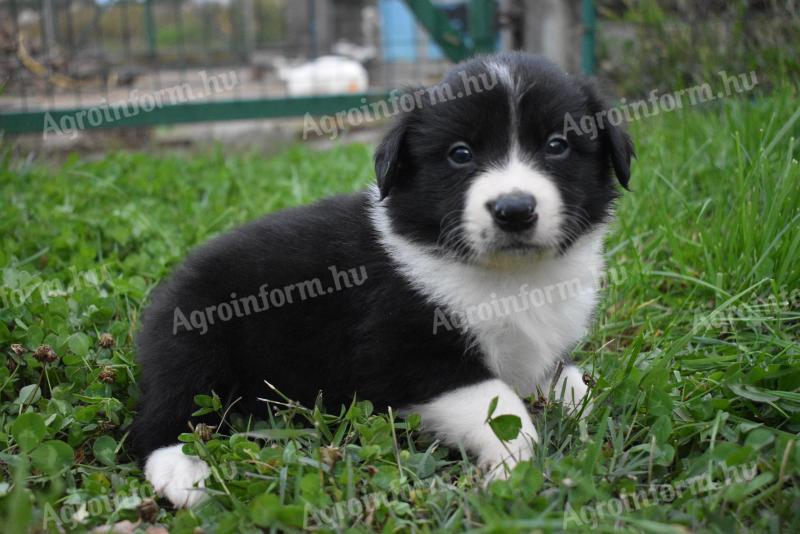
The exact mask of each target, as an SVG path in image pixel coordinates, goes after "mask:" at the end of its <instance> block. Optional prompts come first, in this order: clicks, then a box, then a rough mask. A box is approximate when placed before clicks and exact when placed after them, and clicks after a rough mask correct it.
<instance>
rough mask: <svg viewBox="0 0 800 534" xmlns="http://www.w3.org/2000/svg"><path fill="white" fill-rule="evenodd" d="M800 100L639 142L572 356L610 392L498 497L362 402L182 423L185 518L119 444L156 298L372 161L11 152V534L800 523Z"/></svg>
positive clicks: (1, 506)
mask: <svg viewBox="0 0 800 534" xmlns="http://www.w3.org/2000/svg"><path fill="white" fill-rule="evenodd" d="M797 102H798V97H797V94H796V92H795V93H794V94H793V93H792V92H791V91H784V92H779V93H778V94H776V95H773V96H771V97H768V98H764V99H760V100H752V101H746V100H734V99H730V100H726V101H724V102H723V101H718V102H717V103H715V104H714V105H713V106H708V107H706V108H703V109H702V110H697V109H695V110H683V111H680V112H676V113H672V114H665V115H661V116H659V117H655V118H651V119H648V120H646V121H643V122H641V123H638V124H634V125H632V133H633V137H634V139H635V140H636V142H637V148H638V153H639V159H638V161H637V162H636V164H635V167H634V172H633V179H632V187H633V192H632V193H628V194H625V195H624V197H623V198H622V200H621V202H620V204H619V208H618V220H617V222H616V223H615V224H614V226H613V231H612V233H611V235H610V237H609V240H608V247H607V250H608V253H607V255H608V261H609V267H610V274H609V277H608V280H607V283H606V289H605V291H604V300H603V302H602V304H601V306H600V308H599V310H598V313H597V320H596V321H595V325H594V328H593V330H592V333H591V335H590V337H589V338H588V339H587V340H586V341H585V343H583V345H582V346H581V347H580V348H579V349H578V351H577V352H576V354H575V357H576V358H577V359H578V360H579V361H581V364H582V366H583V367H584V368H585V369H586V370H587V372H588V373H590V374H591V375H592V377H593V380H594V382H595V385H594V389H593V392H594V398H595V400H594V411H593V412H592V414H591V415H590V416H589V417H588V419H586V420H584V421H578V420H576V419H575V418H573V417H571V416H569V415H567V414H566V413H562V410H561V408H560V407H559V406H558V405H555V404H553V403H550V402H548V401H547V400H546V399H531V403H530V406H531V410H532V412H533V413H534V422H535V424H536V426H537V429H538V432H539V436H540V438H541V439H540V443H539V444H538V448H537V454H536V457H535V459H534V460H533V461H532V462H530V463H525V464H521V465H520V466H518V467H517V469H516V470H515V471H514V472H513V474H512V476H511V479H510V480H509V481H500V482H495V483H493V484H492V485H491V486H490V487H489V488H487V489H483V488H482V487H481V479H480V474H479V472H478V471H477V469H476V468H475V467H474V466H473V465H472V464H471V463H470V461H469V459H468V458H467V457H466V455H464V453H463V451H457V450H455V451H453V450H451V451H447V450H445V449H444V448H443V447H441V446H438V445H437V444H436V443H432V442H431V441H430V440H428V439H426V438H425V437H424V436H420V435H419V433H418V431H417V430H416V428H417V426H418V421H417V420H416V418H414V417H412V418H410V419H409V420H407V421H404V420H396V419H395V418H394V417H392V415H391V414H382V413H373V412H372V410H371V406H370V405H369V403H366V402H363V403H360V404H357V405H354V406H352V407H349V408H348V409H343V410H342V411H341V412H337V413H322V412H321V411H320V410H318V409H314V408H313V407H299V406H296V405H293V404H292V403H287V404H286V405H285V406H276V410H273V411H272V412H269V411H268V409H267V406H266V405H265V406H264V413H263V414H262V415H263V416H264V418H266V419H267V420H268V422H266V423H258V424H256V425H255V426H254V428H253V433H252V434H250V435H249V436H245V435H244V434H243V433H241V432H240V431H241V430H242V429H243V426H242V424H241V422H238V423H237V422H234V426H230V425H228V424H225V425H224V426H223V427H221V428H220V429H218V430H217V432H218V433H217V434H213V436H208V435H205V436H203V435H202V434H204V433H205V432H203V431H200V432H196V433H190V431H189V430H188V429H187V434H185V435H183V437H182V439H183V441H185V442H187V443H188V445H187V447H188V448H189V449H191V450H193V451H195V452H196V453H197V454H199V455H200V456H201V457H203V458H205V459H206V460H207V461H208V462H209V463H210V464H211V465H212V466H213V477H212V479H211V480H210V481H209V494H210V495H211V499H209V500H208V501H207V502H206V504H205V505H204V506H202V507H200V508H198V509H196V510H192V511H185V510H184V511H180V512H177V513H176V512H175V511H174V510H171V509H170V508H169V507H168V506H167V503H166V502H164V501H160V500H156V503H153V502H152V501H149V500H148V497H149V496H150V495H152V490H151V488H150V487H149V486H148V484H147V483H146V482H144V479H143V477H142V473H141V471H140V470H139V468H138V467H137V465H136V463H135V461H134V459H133V458H131V457H130V456H129V455H128V452H127V438H128V436H127V435H126V432H125V428H126V425H127V424H128V423H130V421H131V417H132V409H133V407H134V405H135V400H136V396H137V390H136V378H137V369H136V365H135V363H134V361H135V359H134V352H133V345H132V336H133V334H134V332H135V331H136V330H137V328H138V324H139V315H140V312H141V310H142V307H143V305H144V303H145V302H146V298H147V294H148V291H149V290H150V289H151V288H152V287H153V286H154V285H155V284H156V283H157V282H158V281H159V280H161V279H163V278H164V277H165V276H166V275H167V274H168V273H169V272H170V269H171V268H172V267H173V266H174V265H175V264H176V263H177V262H179V261H180V260H181V258H183V257H184V255H185V254H186V252H187V251H188V250H189V249H190V248H191V247H192V246H194V245H196V244H199V243H201V242H203V241H204V240H206V239H208V238H209V237H211V236H212V235H214V234H216V233H219V232H221V231H224V230H226V229H228V228H231V227H232V226H234V225H236V224H239V223H241V222H244V221H247V220H250V219H253V218H255V217H257V216H259V215H261V214H263V213H266V212H269V211H273V210H277V209H281V208H284V207H287V206H292V205H297V204H302V203H307V202H310V201H313V200H314V199H317V198H319V197H322V196H325V195H329V194H332V193H336V192H342V191H353V190H356V189H358V188H361V187H363V186H364V185H366V184H368V183H370V182H371V181H372V179H373V173H372V166H371V161H370V157H371V149H370V148H369V147H364V146H348V147H342V148H337V149H335V150H331V151H329V152H324V153H316V152H312V151H309V150H308V149H305V148H302V147H296V148H292V149H290V150H288V151H286V152H284V153H282V154H281V155H279V156H278V157H275V158H271V159H268V160H266V159H263V158H262V157H260V156H259V155H258V154H234V155H226V154H225V153H224V152H223V151H221V150H219V151H211V152H209V153H205V154H194V155H180V156H178V155H176V156H170V155H152V154H132V153H113V154H109V155H106V156H104V157H103V158H101V159H89V158H86V159H81V158H78V157H75V158H71V159H69V160H67V161H66V162H64V163H62V164H59V165H57V166H55V165H52V164H51V165H48V164H46V163H39V162H31V161H29V160H24V159H15V158H12V156H11V153H12V151H11V150H10V149H9V150H6V151H5V152H4V154H5V156H3V161H2V163H0V191H2V199H3V204H2V211H0V241H1V242H2V247H1V248H0V264H2V266H3V289H2V294H0V296H2V303H0V305H1V306H2V307H1V308H0V349H2V352H0V403H1V404H2V410H1V411H0V472H2V481H0V525H2V526H0V530H1V531H3V532H12V533H13V532H21V531H25V530H27V529H28V528H31V529H33V530H38V531H47V532H56V531H58V530H59V529H63V530H66V531H73V530H77V531H80V530H85V529H91V528H94V527H97V526H101V525H111V524H114V523H118V522H122V521H131V522H133V523H136V522H137V521H139V520H141V523H140V524H139V525H138V528H141V529H142V530H143V529H144V528H146V527H147V526H148V523H149V522H152V523H158V524H161V525H164V526H166V527H168V528H169V529H170V530H171V531H172V532H194V531H197V530H196V529H197V528H200V529H202V531H205V532H248V531H255V530H258V529H261V528H266V529H271V530H273V531H292V530H300V529H302V528H304V527H305V528H308V529H315V530H325V531H343V530H346V529H348V528H352V529H354V530H355V531H371V530H383V531H386V532H390V531H403V532H405V531H412V530H416V531H434V530H437V531H438V530H455V531H460V530H464V529H481V530H484V531H493V532H511V531H522V532H530V531H535V530H545V531H550V530H562V529H567V530H573V531H585V530H587V529H589V528H596V530H597V531H598V532H604V531H612V530H617V529H619V528H625V529H630V530H635V531H646V532H686V531H687V530H692V531H716V532H726V533H731V532H734V531H741V530H753V531H771V532H778V531H781V530H791V528H790V527H791V526H792V525H794V527H795V528H796V527H797V522H798V517H800V490H798V487H797V483H798V481H800V444H798V443H797V438H798V432H800V346H799V345H798V330H799V328H798V326H799V325H800V292H798V290H799V288H800V284H798V281H800V164H798V159H800V148H798V141H797V140H796V137H797V134H798V132H800V118H799V117H800V111H798V110H797V108H796V106H797ZM5 142H6V144H9V142H8V141H5ZM279 253H280V251H276V254H279ZM104 334H110V337H109V336H106V335H104ZM309 335H313V332H309ZM41 345H49V346H50V347H51V348H52V351H53V352H48V351H46V350H43V349H40V350H38V351H37V348H38V347H40V346H41ZM265 378H267V377H265ZM190 379H191V376H189V375H187V380H190ZM265 388H266V386H265ZM265 392H266V389H265ZM208 393H210V392H208ZM197 402H198V410H220V409H221V408H222V407H220V405H219V401H218V400H217V399H215V398H214V397H212V396H200V397H198V398H197ZM206 430H207V429H206ZM209 438H210V439H209ZM204 439H206V441H204Z"/></svg>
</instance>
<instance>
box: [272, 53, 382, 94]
mask: <svg viewBox="0 0 800 534" xmlns="http://www.w3.org/2000/svg"><path fill="white" fill-rule="evenodd" d="M278 76H279V77H280V79H281V80H283V81H284V82H286V87H287V88H288V91H289V96H312V95H339V94H352V93H363V92H365V91H366V90H367V87H368V86H369V76H368V75H367V69H365V68H364V66H363V65H361V63H359V62H358V61H354V60H352V59H349V58H346V57H339V56H322V57H319V58H317V59H315V60H313V61H309V62H308V63H303V64H302V65H298V66H294V67H292V66H285V67H279V70H278Z"/></svg>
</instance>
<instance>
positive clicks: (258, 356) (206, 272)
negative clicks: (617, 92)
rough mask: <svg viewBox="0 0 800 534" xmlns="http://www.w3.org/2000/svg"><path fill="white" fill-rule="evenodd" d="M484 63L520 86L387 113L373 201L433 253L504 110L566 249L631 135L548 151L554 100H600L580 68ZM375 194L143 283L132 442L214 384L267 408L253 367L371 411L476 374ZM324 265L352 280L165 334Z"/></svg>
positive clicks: (165, 433) (601, 215) (262, 229)
mask: <svg viewBox="0 0 800 534" xmlns="http://www.w3.org/2000/svg"><path fill="white" fill-rule="evenodd" d="M496 61H500V62H504V63H506V64H508V65H510V66H511V67H512V72H513V73H514V76H515V77H518V78H519V79H520V83H521V86H522V87H523V89H524V92H523V93H522V94H521V95H517V96H515V95H512V94H510V93H509V91H508V90H507V88H506V87H504V86H503V84H500V83H498V84H496V85H495V86H494V87H493V88H492V89H490V90H486V91H483V92H480V93H475V94H472V95H471V96H469V97H465V98H458V99H455V100H452V101H449V102H438V103H436V104H435V105H433V103H432V102H431V99H430V97H429V96H426V97H424V99H423V102H422V103H423V105H422V107H421V108H419V109H416V110H414V111H412V112H409V113H405V114H403V115H402V116H400V117H398V118H397V120H396V122H395V124H394V126H393V127H392V128H391V130H390V131H389V133H388V134H387V135H386V137H385V138H384V140H383V142H382V143H381V144H380V146H379V147H378V149H377V151H376V156H375V162H376V174H377V178H378V185H379V190H380V196H381V197H382V198H383V200H382V202H383V203H384V204H385V205H386V206H387V207H388V214H389V218H390V221H391V223H392V226H393V228H394V230H395V231H397V232H398V233H400V234H402V235H403V236H405V237H407V238H409V239H411V240H413V241H416V242H418V243H423V244H428V245H433V246H437V247H439V248H440V249H441V250H442V251H443V252H447V251H448V247H450V246H451V245H450V244H449V242H448V240H447V239H445V240H443V239H442V229H443V228H444V227H446V226H448V223H449V221H448V216H449V214H451V213H454V212H457V211H458V210H460V209H462V208H463V205H462V204H463V200H464V193H465V191H466V189H467V187H468V185H469V183H470V179H471V178H472V177H473V176H475V175H476V174H477V173H478V172H480V171H481V170H485V169H486V168H487V167H488V166H490V165H493V164H497V163H502V162H503V161H504V160H505V159H506V158H508V146H509V135H510V134H509V131H510V129H509V124H510V123H511V122H512V121H515V128H516V131H517V133H518V137H519V141H520V143H519V144H520V148H521V150H522V152H523V154H524V157H526V158H529V159H530V160H533V161H534V162H536V164H537V166H539V167H541V168H543V169H545V170H546V171H547V172H548V173H549V174H551V175H552V176H553V177H555V179H556V182H557V184H558V187H559V189H560V191H561V193H562V195H563V197H564V202H565V203H566V204H567V209H568V217H567V223H566V224H567V225H569V230H568V231H567V234H568V235H569V236H570V238H569V239H567V240H565V242H564V243H562V244H561V246H562V248H567V247H569V245H570V243H571V241H572V239H573V238H575V237H577V236H578V235H580V234H582V233H584V232H586V231H587V230H588V229H590V228H591V227H592V226H594V225H596V224H598V223H600V222H602V221H604V220H605V219H606V218H607V216H608V213H609V210H610V207H611V205H612V203H613V200H614V199H615V198H616V196H617V192H616V188H615V186H614V183H613V178H612V173H611V170H612V168H613V169H614V171H615V173H616V175H617V177H618V179H619V180H620V182H622V184H623V185H624V186H627V183H628V179H629V176H630V170H629V165H630V157H631V156H632V154H633V147H632V144H631V142H630V139H629V138H628V137H627V135H626V134H625V133H623V132H622V131H620V130H617V129H616V128H606V129H604V130H601V131H600V136H599V137H598V138H597V139H590V137H589V136H575V135H570V136H569V142H570V146H571V151H572V152H571V153H570V156H569V157H568V158H566V159H564V160H563V161H558V162H555V163H554V162H552V161H546V160H545V158H544V157H543V146H544V143H545V142H546V140H547V136H548V135H549V134H551V133H552V132H561V131H563V127H564V115H565V113H571V114H572V115H573V116H574V117H576V118H579V117H581V116H583V115H585V114H593V113H595V112H596V110H598V109H603V107H604V106H605V104H604V103H603V101H602V100H601V99H600V97H599V96H597V92H596V90H595V89H594V88H593V87H592V86H591V85H590V84H589V83H588V82H587V81H585V80H581V79H577V78H572V77H568V76H567V75H565V74H563V73H562V72H560V71H559V70H558V69H557V68H556V67H554V66H553V65H551V64H549V63H547V62H545V61H543V60H541V59H537V58H532V57H530V56H525V55H521V54H512V55H505V56H499V57H497V58H496ZM459 72H466V73H467V74H470V75H481V74H484V75H486V72H487V71H486V69H485V67H484V63H483V61H482V60H481V59H477V60H473V61H471V62H469V63H467V64H464V65H460V66H458V67H456V68H454V69H453V72H452V73H451V74H450V75H449V76H448V77H447V78H446V79H445V82H447V83H449V84H451V87H453V88H455V89H456V91H463V90H465V89H466V88H465V87H464V86H463V83H462V77H461V75H460V74H459ZM485 79H486V78H485ZM515 100H516V101H517V104H514V108H513V109H512V102H514V101H515ZM460 140H464V141H467V142H469V144H470V146H471V147H472V148H473V150H474V152H475V163H474V165H472V166H470V167H469V168H461V169H454V168H453V167H452V166H451V165H449V164H448V162H447V154H448V151H449V149H450V147H451V146H452V145H453V143H454V142H456V141H460ZM374 202H376V200H375V198H374V196H373V195H372V194H371V193H369V192H364V193H359V194H355V195H349V196H341V197H336V198H332V199H327V200H323V201H321V202H318V203H316V204H314V205H311V206H306V207H300V208H295V209H290V210H286V211H283V212H279V213H274V214H271V215H267V216H265V217H264V218H262V219H260V220H257V221H255V222H252V223H250V224H248V225H245V226H243V227H241V228H238V229H236V230H234V231H232V232H230V233H228V234H226V235H224V236H222V237H219V238H217V239H214V240H213V241H211V242H210V243H208V244H206V245H204V246H202V247H200V248H199V249H197V250H196V251H194V252H193V253H192V254H191V255H190V256H189V257H188V258H187V260H186V261H185V262H184V263H183V265H181V266H180V267H179V268H178V269H177V270H176V271H175V273H174V274H173V275H172V277H171V278H170V279H169V280H168V281H167V282H166V283H164V284H163V285H161V286H160V287H159V288H158V289H157V290H156V291H154V293H153V295H152V298H151V302H150V305H149V307H148V308H147V309H146V311H145V313H144V315H143V324H142V329H141V332H140V333H139V335H138V337H137V353H138V361H139V364H140V368H141V377H140V380H139V384H140V386H141V391H142V396H141V402H140V406H139V411H138V414H137V416H136V419H135V421H134V424H133V427H132V439H133V443H134V446H135V448H136V451H137V453H138V454H139V455H140V456H141V457H145V456H146V455H148V454H149V453H150V452H151V451H153V450H154V449H156V448H159V447H162V446H166V445H171V444H174V443H175V442H176V438H177V436H178V434H179V433H181V432H185V431H186V429H187V421H189V420H192V417H191V413H192V412H193V410H194V409H195V407H194V406H193V397H194V396H195V395H196V394H199V393H206V394H207V393H209V392H210V391H212V390H213V391H215V392H216V393H218V394H219V395H220V396H221V397H222V398H223V399H224V400H226V401H230V400H233V399H235V398H238V397H241V398H242V400H241V401H240V402H239V403H238V404H237V405H236V407H237V409H238V410H241V411H242V412H244V413H247V414H253V415H255V416H259V415H261V414H265V410H266V405H265V404H264V403H262V402H259V401H258V400H257V398H258V397H269V396H271V392H270V390H269V389H268V388H267V386H266V385H265V383H264V380H265V379H266V380H269V381H270V382H271V383H272V384H274V385H275V386H276V387H277V388H278V389H279V390H281V391H282V392H283V393H284V394H286V395H288V396H289V397H291V398H293V399H296V400H298V401H300V402H302V403H304V404H306V405H311V404H313V403H314V402H315V399H316V397H317V395H318V392H320V391H322V394H323V402H324V403H325V405H326V406H327V407H328V408H329V409H333V410H336V409H338V408H339V406H340V405H342V404H348V403H350V402H351V401H352V399H353V398H354V395H356V394H357V395H358V397H359V398H363V399H369V400H371V401H372V402H373V403H374V404H375V405H376V407H377V408H379V409H382V408H385V407H387V406H394V407H401V406H404V405H408V404H410V403H415V402H421V401H425V400H427V399H430V398H432V397H434V396H436V395H438V394H441V393H443V392H446V391H448V390H451V389H453V388H456V387H459V386H462V385H467V384H471V383H474V382H477V381H480V380H483V379H486V378H489V377H490V373H489V371H488V369H487V368H486V367H485V365H484V363H483V361H482V359H481V355H480V354H479V353H478V352H477V350H476V349H474V348H471V345H470V340H469V339H468V338H467V337H466V336H463V335H462V334H461V333H460V332H459V331H457V330H454V331H448V332H442V331H439V332H437V334H436V335H433V331H432V319H433V317H434V308H433V305H431V304H429V303H428V302H426V299H425V298H424V297H423V296H421V295H420V294H418V293H417V292H416V291H415V290H414V289H412V288H411V286H410V284H409V282H408V281H406V280H405V279H404V278H403V277H402V276H401V275H400V274H399V273H398V272H397V271H396V269H395V266H394V265H393V263H392V260H391V259H390V258H389V257H388V256H387V254H386V252H385V251H384V250H383V248H382V246H381V245H380V243H379V242H378V235H377V233H376V231H375V229H374V227H373V225H372V223H371V221H370V216H369V210H370V205H371V204H372V203H374ZM453 251H456V252H457V250H456V249H453V250H452V251H451V252H453ZM330 266H334V267H335V268H336V269H337V270H338V271H348V273H349V274H348V278H349V280H350V281H351V284H352V287H350V288H344V289H342V290H341V291H333V292H331V293H327V294H323V295H320V296H318V297H316V298H308V299H306V300H303V301H297V302H294V303H292V304H286V305H284V306H282V307H280V308H276V307H271V308H270V309H268V310H266V311H261V312H258V313H252V314H250V315H247V316H245V317H241V318H237V317H234V318H233V319H232V320H229V321H226V322H217V324H214V325H208V330H207V332H206V333H205V334H204V335H201V333H200V331H199V329H193V330H188V329H185V328H178V329H177V332H175V310H176V308H177V309H179V310H181V312H182V313H183V314H184V315H185V316H187V317H188V316H189V314H190V312H191V311H193V310H203V309H205V308H206V307H208V306H215V305H219V304H220V303H225V302H230V301H231V300H233V299H232V297H231V294H232V293H235V294H236V296H237V298H242V297H246V296H248V295H257V294H258V293H259V289H260V287H261V286H262V285H264V284H268V285H269V288H270V289H272V288H282V287H284V286H289V285H292V284H298V283H300V282H303V281H305V280H311V279H314V278H317V279H320V280H321V282H322V285H323V287H328V286H333V285H334V281H333V276H332V275H331V273H330V271H329V267H330ZM362 268H363V269H362ZM351 269H352V270H353V272H352V273H350V272H349V270H351ZM353 273H355V274H356V276H355V277H354V276H352V274H353ZM364 274H365V275H366V279H363V275H364ZM357 280H360V282H361V283H360V284H356V283H355V281H357ZM195 421H197V419H195ZM206 421H207V422H213V420H212V419H206Z"/></svg>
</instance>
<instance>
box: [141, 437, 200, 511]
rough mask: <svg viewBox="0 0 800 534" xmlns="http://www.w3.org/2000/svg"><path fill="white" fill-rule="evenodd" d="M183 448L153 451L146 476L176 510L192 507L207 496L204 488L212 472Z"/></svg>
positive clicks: (145, 469) (146, 463)
mask: <svg viewBox="0 0 800 534" xmlns="http://www.w3.org/2000/svg"><path fill="white" fill-rule="evenodd" d="M182 448H183V445H172V446H170V447H163V448H161V449H157V450H155V451H153V453H152V454H150V456H149V457H148V458H147V462H145V466H144V474H145V477H146V478H147V481H148V482H150V484H152V485H153V488H155V490H156V493H158V494H159V495H163V496H165V497H166V498H167V499H169V500H170V502H171V503H172V504H173V505H174V506H175V507H176V508H182V507H187V508H188V507H191V506H195V505H196V504H198V503H199V502H200V501H202V500H203V498H204V497H205V492H204V491H203V490H202V489H199V488H204V487H205V482H204V481H205V479H206V478H208V475H209V474H210V473H211V471H210V470H209V468H208V465H207V464H206V463H205V462H204V461H203V460H201V459H200V458H197V457H194V456H187V455H185V454H184V453H183V451H182V450H181V449H182Z"/></svg>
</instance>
